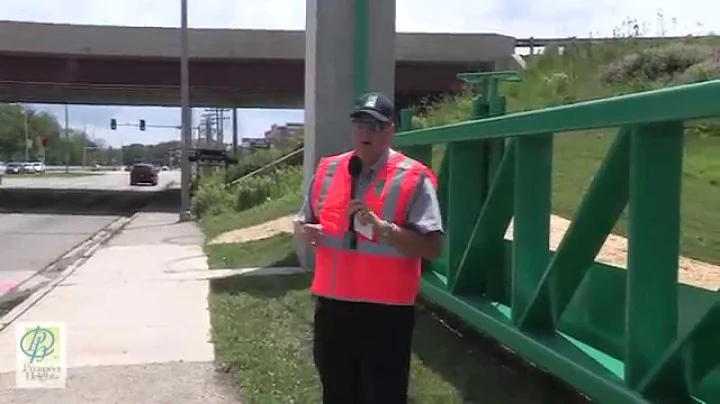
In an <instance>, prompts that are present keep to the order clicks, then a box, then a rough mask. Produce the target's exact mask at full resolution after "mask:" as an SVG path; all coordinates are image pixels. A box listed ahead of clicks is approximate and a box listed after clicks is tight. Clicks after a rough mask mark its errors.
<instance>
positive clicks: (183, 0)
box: [180, 0, 192, 221]
mask: <svg viewBox="0 0 720 404" xmlns="http://www.w3.org/2000/svg"><path fill="white" fill-rule="evenodd" d="M180 119H181V121H182V122H181V123H182V136H181V137H182V142H181V146H180V149H181V152H182V153H181V156H180V159H181V160H180V182H181V188H180V221H188V220H190V219H192V215H191V213H190V159H189V156H188V154H189V148H190V141H191V137H192V134H191V133H190V130H191V128H190V125H191V122H190V119H191V116H190V63H189V56H188V0H180Z"/></svg>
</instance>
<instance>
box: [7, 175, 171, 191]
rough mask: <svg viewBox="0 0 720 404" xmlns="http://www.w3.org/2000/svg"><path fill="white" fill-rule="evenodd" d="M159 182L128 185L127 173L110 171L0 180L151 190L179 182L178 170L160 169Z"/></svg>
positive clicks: (32, 184) (58, 186)
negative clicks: (148, 184)
mask: <svg viewBox="0 0 720 404" xmlns="http://www.w3.org/2000/svg"><path fill="white" fill-rule="evenodd" d="M159 181H160V182H159V184H158V186H157V187H153V186H134V187H131V186H130V177H129V173H127V172H124V171H110V172H106V173H93V174H92V175H86V176H80V177H54V176H47V177H43V176H42V175H27V176H25V175H23V176H14V175H6V176H5V177H4V178H3V180H2V185H0V187H2V188H53V189H103V190H113V191H115V190H117V191H138V192H153V191H157V190H158V189H163V188H166V187H167V186H168V185H171V184H174V185H175V186H179V184H180V171H161V172H160V174H159Z"/></svg>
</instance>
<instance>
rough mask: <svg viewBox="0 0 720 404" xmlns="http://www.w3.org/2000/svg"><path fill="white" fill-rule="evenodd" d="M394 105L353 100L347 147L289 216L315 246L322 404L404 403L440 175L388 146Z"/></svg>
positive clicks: (437, 232) (432, 251) (438, 235)
mask: <svg viewBox="0 0 720 404" xmlns="http://www.w3.org/2000/svg"><path fill="white" fill-rule="evenodd" d="M394 115H395V109H394V104H393V102H392V101H391V100H390V99H389V98H388V97H386V96H385V95H383V94H380V93H367V94H364V95H363V96H362V97H360V98H359V100H358V101H357V104H356V107H355V110H354V111H353V112H352V113H351V115H350V117H351V119H352V123H353V126H352V127H353V131H352V135H353V146H354V147H353V149H354V150H352V151H349V152H347V153H342V154H339V155H335V156H329V157H325V158H322V159H321V160H320V162H319V163H318V166H317V170H316V171H315V175H314V177H313V179H312V181H311V183H310V187H309V189H308V191H307V195H306V199H305V203H304V205H303V207H302V209H301V210H300V212H299V214H298V218H297V219H296V233H297V235H298V236H299V238H300V239H301V240H302V241H304V242H305V243H307V244H308V245H309V246H310V247H311V248H313V249H314V253H315V273H314V277H313V281H312V286H311V290H312V292H313V294H314V295H316V296H317V303H316V308H315V315H314V359H315V366H316V368H317V370H318V373H319V375H320V379H321V382H322V387H323V403H324V404H353V403H367V404H384V403H387V404H405V403H407V387H408V378H409V372H410V355H411V341H412V330H413V327H414V324H415V307H414V304H415V298H416V296H417V294H418V289H419V286H420V277H421V265H422V259H423V258H425V259H430V260H433V259H436V258H437V257H438V256H439V255H440V252H441V249H442V233H443V229H442V220H441V217H440V208H439V204H438V198H437V194H436V188H437V179H436V177H435V175H434V174H433V172H432V171H431V170H430V169H429V168H428V167H426V166H425V165H423V164H422V163H420V162H418V161H416V160H414V159H411V158H409V157H407V156H405V155H404V154H402V153H400V152H398V151H395V150H393V149H391V147H390V146H391V143H392V138H393V135H394V133H395V130H394V123H393V121H394Z"/></svg>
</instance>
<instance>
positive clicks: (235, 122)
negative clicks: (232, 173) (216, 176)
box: [232, 108, 238, 157]
mask: <svg viewBox="0 0 720 404" xmlns="http://www.w3.org/2000/svg"><path fill="white" fill-rule="evenodd" d="M232 131H233V142H232V150H233V157H237V148H238V116H237V108H233V110H232Z"/></svg>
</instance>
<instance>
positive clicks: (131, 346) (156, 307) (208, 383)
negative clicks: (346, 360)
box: [0, 212, 238, 404]
mask: <svg viewBox="0 0 720 404" xmlns="http://www.w3.org/2000/svg"><path fill="white" fill-rule="evenodd" d="M176 221H177V214H175V213H172V214H166V213H149V212H148V213H140V214H138V215H137V216H136V218H135V219H134V220H133V221H132V222H130V223H129V224H128V226H127V227H126V228H125V229H124V230H123V231H122V232H121V233H120V234H118V235H117V236H115V237H114V238H113V239H111V240H110V241H109V242H108V244H106V245H104V246H102V247H100V248H99V249H98V250H97V251H96V252H95V254H94V255H93V256H91V257H90V258H89V259H88V260H87V261H86V262H85V263H84V264H82V266H80V267H79V268H77V270H75V272H73V273H72V274H71V275H70V276H69V277H68V278H67V279H65V280H63V281H62V282H61V283H59V284H58V285H57V287H56V288H55V289H53V290H52V291H51V292H50V293H48V294H47V295H46V296H45V297H43V298H42V299H41V300H39V301H38V302H37V303H36V304H35V305H34V306H33V307H32V308H30V309H29V310H28V311H27V312H25V313H24V314H22V315H21V316H20V317H19V318H18V319H17V320H16V321H64V322H65V323H66V333H67V334H66V335H67V337H66V340H67V362H68V372H67V373H68V379H67V388H66V389H36V390H30V389H23V390H19V389H16V388H15V374H14V370H15V360H16V358H15V347H16V341H15V327H14V326H13V325H10V326H9V327H8V328H6V329H5V330H3V331H2V332H0V402H1V403H52V404H61V403H68V404H69V403H73V404H83V403H101V404H105V403H118V404H121V403H122V404H125V403H127V404H146V403H147V404H150V403H152V404H160V403H188V404H192V403H198V404H199V403H207V404H221V403H222V404H224V403H237V402H238V399H237V398H236V396H235V389H234V388H231V387H228V386H227V385H225V384H224V383H223V382H222V381H221V380H219V377H218V375H217V374H216V372H215V370H214V367H213V361H214V352H213V346H212V344H211V342H210V320H209V312H208V310H207V297H208V292H209V284H208V281H207V277H208V276H207V275H208V267H207V262H206V257H205V255H204V254H203V251H202V247H201V244H202V242H203V238H204V237H203V235H202V233H201V232H200V230H199V229H198V228H197V227H196V225H195V224H194V223H176Z"/></svg>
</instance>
